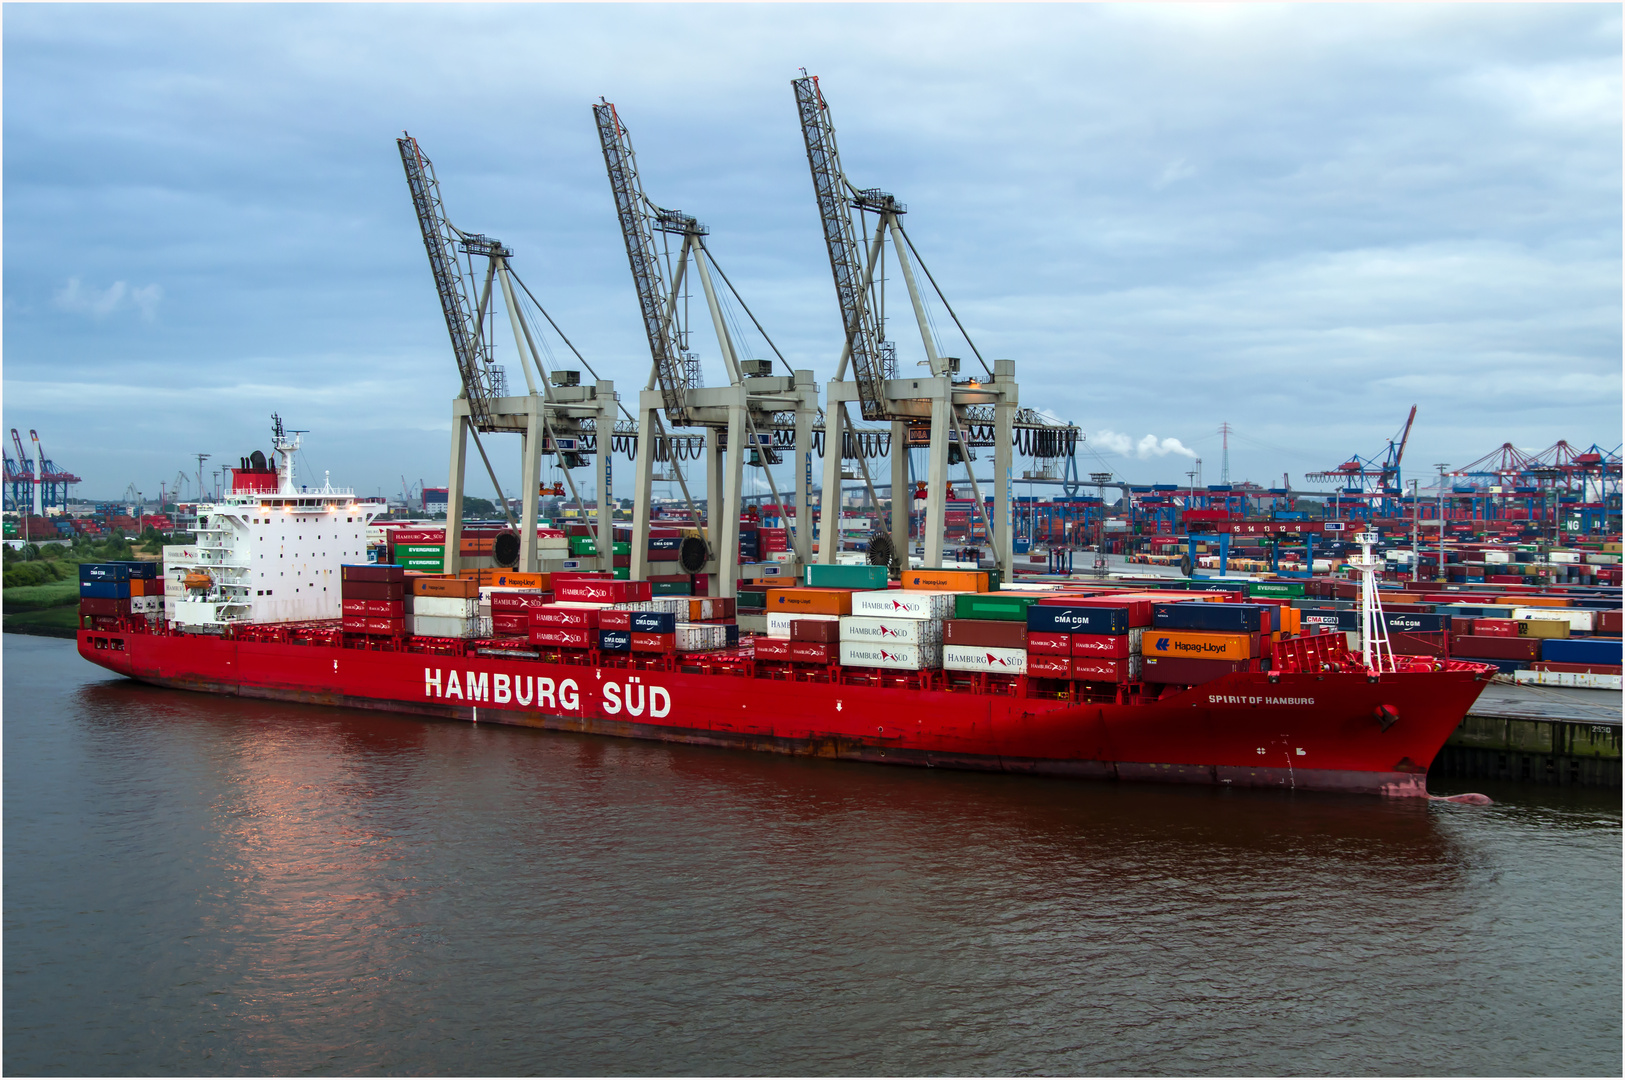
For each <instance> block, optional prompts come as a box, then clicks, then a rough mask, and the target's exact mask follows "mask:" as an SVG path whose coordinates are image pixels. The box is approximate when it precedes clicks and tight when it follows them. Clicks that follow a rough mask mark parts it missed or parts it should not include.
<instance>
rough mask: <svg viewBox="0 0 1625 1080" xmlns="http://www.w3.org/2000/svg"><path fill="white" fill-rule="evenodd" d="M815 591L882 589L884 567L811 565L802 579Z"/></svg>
mask: <svg viewBox="0 0 1625 1080" xmlns="http://www.w3.org/2000/svg"><path fill="white" fill-rule="evenodd" d="M802 580H803V581H805V582H806V584H808V585H810V586H811V587H813V588H815V589H884V588H885V587H886V568H885V567H884V566H834V565H825V564H823V563H812V564H810V565H808V566H807V568H806V570H805V576H804V577H803V579H802Z"/></svg>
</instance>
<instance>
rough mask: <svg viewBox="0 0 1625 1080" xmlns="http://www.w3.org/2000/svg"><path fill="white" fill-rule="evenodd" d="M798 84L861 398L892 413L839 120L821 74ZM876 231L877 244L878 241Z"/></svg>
mask: <svg viewBox="0 0 1625 1080" xmlns="http://www.w3.org/2000/svg"><path fill="white" fill-rule="evenodd" d="M790 85H791V86H792V87H793V88H794V89H795V94H796V111H797V113H798V114H799V116H800V119H801V135H802V138H803V139H804V140H805V141H806V144H807V163H808V165H809V166H810V167H811V169H812V181H813V194H814V195H815V196H816V197H817V199H818V216H819V220H820V221H821V223H822V225H823V232H824V245H825V247H826V248H827V249H828V250H829V266H830V270H831V272H832V273H833V274H834V275H835V295H836V299H837V300H838V301H839V303H840V307H841V325H842V328H843V329H844V331H845V333H846V343H845V348H846V352H847V354H848V355H849V356H850V357H851V361H852V365H853V368H854V370H855V371H856V374H857V379H856V380H855V381H856V382H857V384H858V396H859V401H860V403H861V405H862V409H863V417H864V419H866V420H881V419H885V418H886V417H887V416H889V410H888V409H887V407H886V402H885V393H884V387H883V385H882V383H883V382H884V380H885V379H886V378H887V377H888V375H889V374H890V372H889V371H888V370H887V368H888V365H887V363H886V360H885V354H884V353H883V351H882V341H881V337H882V335H881V331H880V326H879V324H878V323H877V321H876V319H875V315H874V305H873V304H871V303H869V289H870V286H871V284H872V277H871V275H869V274H868V273H867V272H866V270H865V267H866V266H871V265H873V260H874V256H873V254H870V255H869V257H868V258H865V252H864V249H863V248H862V247H861V246H860V245H859V244H858V239H857V230H856V229H854V228H853V224H852V212H851V211H852V202H851V199H850V198H849V197H848V195H847V188H849V187H850V186H851V185H850V184H849V183H848V181H847V179H846V174H845V173H843V172H842V171H841V156H840V152H839V150H838V149H837V148H836V145H835V126H834V124H833V123H832V122H831V121H830V117H829V105H828V103H826V102H825V101H824V95H823V93H822V92H821V91H820V90H819V89H818V77H817V76H816V75H802V76H801V78H799V79H792V80H790ZM860 199H861V200H862V202H861V203H860V205H866V204H867V203H868V202H870V201H874V202H880V203H883V204H884V205H885V206H887V207H889V208H890V209H891V210H892V212H893V213H902V212H903V211H902V208H901V207H899V206H897V204H896V203H895V201H894V200H893V199H892V198H891V196H889V195H885V194H884V193H882V192H878V191H876V192H862V193H861V194H860ZM879 241H880V233H879V231H877V232H876V236H875V246H876V247H877V248H878V247H879Z"/></svg>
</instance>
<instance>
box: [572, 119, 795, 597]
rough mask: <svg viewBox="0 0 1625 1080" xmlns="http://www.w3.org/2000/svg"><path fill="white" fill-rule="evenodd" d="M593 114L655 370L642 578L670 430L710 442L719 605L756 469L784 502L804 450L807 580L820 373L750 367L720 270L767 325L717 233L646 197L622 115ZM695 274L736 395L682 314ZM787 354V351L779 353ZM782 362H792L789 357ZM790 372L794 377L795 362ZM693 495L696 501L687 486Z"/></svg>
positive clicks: (639, 521) (640, 484)
mask: <svg viewBox="0 0 1625 1080" xmlns="http://www.w3.org/2000/svg"><path fill="white" fill-rule="evenodd" d="M592 108H593V118H594V120H595V121H596V123H597V127H598V137H599V142H600V144H601V146H602V148H603V151H604V165H605V168H606V170H607V172H608V175H609V185H610V191H611V193H612V195H613V196H614V199H615V212H616V216H617V218H618V219H619V221H620V225H621V235H622V237H623V239H624V240H625V242H626V257H627V262H628V265H629V266H630V268H631V271H632V283H633V286H634V289H635V291H636V293H637V298H638V307H639V310H640V313H641V315H642V319H643V327H644V333H645V336H646V337H647V338H648V341H649V352H650V357H651V360H652V363H651V368H650V374H649V380H648V383H647V384H646V385H645V387H644V390H643V392H642V394H640V395H639V399H638V418H637V419H638V430H639V431H640V432H642V433H643V435H644V437H643V440H642V442H641V445H640V448H639V451H638V456H637V467H636V477H637V479H636V481H635V494H634V498H633V508H634V509H633V519H632V568H631V575H632V577H633V578H641V577H643V576H644V575H645V571H646V570H647V558H648V547H649V516H650V512H651V507H652V498H651V496H652V490H651V486H652V483H653V476H654V467H655V464H656V462H658V461H660V460H664V459H665V458H666V457H669V456H670V451H669V448H668V447H667V446H665V445H664V443H665V440H666V437H667V432H666V428H665V422H666V421H669V422H670V424H671V425H672V426H673V427H677V428H682V427H700V428H704V429H705V431H706V437H705V477H706V506H707V514H706V518H707V521H706V525H707V528H706V532H705V536H706V541H707V547H708V551H707V559H706V562H705V565H704V568H703V572H705V573H707V574H710V575H712V577H711V583H712V584H711V595H713V596H733V595H734V594H735V592H736V591H737V574H738V551H739V519H740V513H741V509H742V506H743V495H744V490H743V485H744V466H745V464H746V462H747V460H748V459H750V458H754V459H756V460H757V461H759V462H761V465H762V469H763V472H764V474H765V475H766V478H767V482H768V485H769V487H770V488H771V489H772V492H773V497H774V501H775V502H780V503H782V500H780V499H779V489H778V484H777V482H776V481H775V480H774V478H773V473H772V468H771V466H772V463H773V461H774V459H775V458H776V457H778V454H777V448H780V447H785V446H786V444H788V446H789V447H793V454H794V456H793V459H792V460H793V462H794V464H793V465H792V468H791V472H792V474H793V477H792V485H791V486H792V489H793V491H794V492H795V506H796V524H795V528H794V529H793V530H792V531H791V543H792V550H793V552H794V553H795V556H796V563H797V565H796V566H795V567H791V568H790V569H792V570H794V569H798V568H799V564H801V563H803V562H806V561H808V558H809V555H810V553H811V529H810V528H809V525H810V522H811V518H810V508H809V507H810V498H809V496H810V494H811V492H810V490H809V488H810V484H809V482H808V474H809V472H810V471H811V462H812V446H813V428H814V424H815V422H816V419H817V414H818V388H817V385H816V384H815V383H814V382H813V373H812V372H811V371H795V370H790V373H789V374H788V375H774V374H773V373H772V372H773V362H772V361H771V360H759V359H745V358H742V357H741V356H740V355H739V343H738V342H736V341H735V340H734V336H733V334H732V333H731V332H730V330H729V328H728V320H727V318H726V315H725V313H724V310H723V305H724V303H725V302H726V300H725V298H724V296H723V295H722V293H721V292H720V290H718V288H717V286H716V283H715V281H714V280H713V277H712V271H713V270H715V271H716V276H718V277H720V278H721V279H722V283H723V285H725V286H726V287H727V288H728V292H729V294H731V295H732V297H733V300H734V301H736V302H737V303H738V304H739V306H740V307H741V308H743V309H744V311H745V313H746V314H747V315H749V316H750V319H751V322H752V323H754V324H755V325H756V328H757V330H758V331H761V324H760V323H759V322H757V320H756V316H755V315H753V314H751V313H750V309H749V307H747V306H746V305H745V302H744V300H743V299H742V298H741V297H740V296H739V294H738V292H737V291H736V290H734V288H733V286H732V283H730V282H729V281H728V278H727V275H726V274H724V273H722V270H721V268H720V267H718V266H717V265H716V263H715V260H714V259H713V257H712V255H711V253H710V251H709V249H708V248H707V247H706V244H705V237H706V235H707V233H708V230H707V229H706V228H705V226H704V225H701V224H700V223H699V221H698V220H696V219H695V218H694V217H692V216H691V215H688V214H685V213H683V212H682V211H680V210H668V209H665V208H663V207H661V206H659V205H657V204H656V203H654V202H653V201H652V200H651V199H649V198H648V196H646V195H645V194H644V192H643V183H642V179H641V178H640V176H639V175H638V167H637V157H636V155H635V154H634V153H633V150H632V139H631V135H630V133H629V132H628V131H627V128H626V125H625V124H624V123H623V122H622V120H621V118H620V115H619V113H618V112H617V111H616V108H615V106H614V105H613V104H611V103H609V102H607V101H603V100H602V99H600V102H599V104H597V105H594V106H593V107H592ZM657 233H659V234H661V235H662V236H664V237H666V238H669V241H670V242H675V244H676V246H677V249H678V250H677V252H676V254H675V256H674V257H673V258H672V259H671V260H670V280H669V281H668V280H667V270H666V261H665V260H664V259H663V254H664V253H663V252H661V251H660V250H657V247H656V243H655V235H656V234H657ZM668 247H669V244H668ZM691 264H692V266H693V268H694V271H695V274H696V276H698V278H699V280H700V287H701V289H702V290H703V292H704V294H705V302H706V308H707V310H708V312H709V313H710V316H711V323H712V328H713V330H714V331H715V333H716V339H717V349H718V352H719V354H720V356H721V359H722V364H723V367H724V369H725V370H726V372H727V375H728V385H727V386H725V387H715V388H708V387H706V386H705V385H704V380H703V377H702V373H701V371H700V365H699V358H698V355H697V354H696V353H694V352H693V351H691V350H690V348H689V345H690V344H691V340H690V339H691V329H690V327H689V326H688V325H686V316H685V314H684V310H685V308H686V305H683V306H680V305H679V300H681V299H682V297H683V295H684V283H685V281H686V279H687V273H688V268H689V266H690V265H691ZM762 337H763V339H764V340H767V342H768V345H769V347H770V348H771V347H772V341H771V340H770V339H767V334H766V332H765V331H762ZM777 351H778V350H777V349H776V348H775V349H774V352H775V353H776V352H777ZM779 359H780V360H781V362H782V361H783V357H782V356H780V358H779ZM785 367H786V369H787V370H789V364H788V363H787V362H786V363H785ZM662 414H664V420H662ZM657 436H658V437H659V439H660V441H659V442H657ZM747 450H748V451H749V452H748V453H747ZM684 493H685V495H686V494H687V484H686V483H684Z"/></svg>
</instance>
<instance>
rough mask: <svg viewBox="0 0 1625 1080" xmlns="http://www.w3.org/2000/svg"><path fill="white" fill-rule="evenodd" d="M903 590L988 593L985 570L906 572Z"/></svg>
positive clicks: (924, 570)
mask: <svg viewBox="0 0 1625 1080" xmlns="http://www.w3.org/2000/svg"><path fill="white" fill-rule="evenodd" d="M903 588H905V589H922V590H925V591H927V592H965V593H985V592H988V591H989V589H988V579H987V572H986V571H985V570H931V569H922V570H906V571H904V572H903Z"/></svg>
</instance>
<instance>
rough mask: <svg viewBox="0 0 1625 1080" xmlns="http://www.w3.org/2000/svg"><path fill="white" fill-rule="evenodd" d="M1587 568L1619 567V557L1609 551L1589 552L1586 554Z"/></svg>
mask: <svg viewBox="0 0 1625 1080" xmlns="http://www.w3.org/2000/svg"><path fill="white" fill-rule="evenodd" d="M1585 560H1586V565H1587V566H1618V565H1619V556H1618V555H1615V554H1613V553H1612V552H1607V551H1588V552H1586V553H1585Z"/></svg>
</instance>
